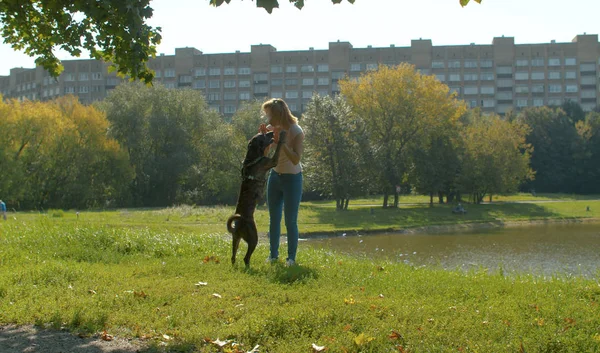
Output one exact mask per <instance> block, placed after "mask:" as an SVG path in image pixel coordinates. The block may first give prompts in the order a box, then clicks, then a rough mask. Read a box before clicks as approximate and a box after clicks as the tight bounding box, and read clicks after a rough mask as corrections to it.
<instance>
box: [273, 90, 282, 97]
mask: <svg viewBox="0 0 600 353" xmlns="http://www.w3.org/2000/svg"><path fill="white" fill-rule="evenodd" d="M271 98H283V93H281V92H279V91H273V92H271Z"/></svg>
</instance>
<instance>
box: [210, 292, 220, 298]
mask: <svg viewBox="0 0 600 353" xmlns="http://www.w3.org/2000/svg"><path fill="white" fill-rule="evenodd" d="M212 296H213V297H214V298H222V296H221V294H219V293H213V294H212Z"/></svg>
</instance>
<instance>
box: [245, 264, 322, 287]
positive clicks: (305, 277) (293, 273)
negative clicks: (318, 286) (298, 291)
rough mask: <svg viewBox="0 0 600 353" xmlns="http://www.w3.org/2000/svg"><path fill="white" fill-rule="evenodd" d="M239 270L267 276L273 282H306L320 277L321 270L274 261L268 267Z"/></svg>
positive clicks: (253, 274)
mask: <svg viewBox="0 0 600 353" xmlns="http://www.w3.org/2000/svg"><path fill="white" fill-rule="evenodd" d="M239 270H240V271H241V272H244V273H247V274H249V275H252V276H260V277H265V278H267V279H269V280H270V281H271V282H274V283H280V284H298V283H299V284H305V283H307V282H309V281H311V280H313V279H317V278H319V272H318V271H316V270H315V269H313V268H310V267H307V266H302V265H294V266H289V267H288V266H285V265H284V264H283V263H281V262H277V263H273V264H271V265H268V266H266V267H259V268H254V267H250V268H248V269H246V268H244V269H239Z"/></svg>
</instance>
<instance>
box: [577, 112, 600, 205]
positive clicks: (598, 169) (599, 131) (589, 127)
mask: <svg viewBox="0 0 600 353" xmlns="http://www.w3.org/2000/svg"><path fill="white" fill-rule="evenodd" d="M576 128H577V133H578V135H579V139H580V141H579V144H578V148H577V149H576V153H575V155H574V158H573V160H574V164H575V168H574V169H575V170H576V173H577V174H576V176H575V179H576V181H577V182H576V184H575V185H574V190H573V191H574V192H576V193H580V194H598V193H600V183H599V180H600V113H597V112H590V113H588V114H587V115H586V117H585V120H584V121H579V122H577V124H576Z"/></svg>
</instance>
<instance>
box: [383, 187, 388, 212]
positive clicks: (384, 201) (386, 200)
mask: <svg viewBox="0 0 600 353" xmlns="http://www.w3.org/2000/svg"><path fill="white" fill-rule="evenodd" d="M388 196H389V195H388V193H387V191H386V192H385V193H384V194H383V208H387V207H388Z"/></svg>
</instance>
